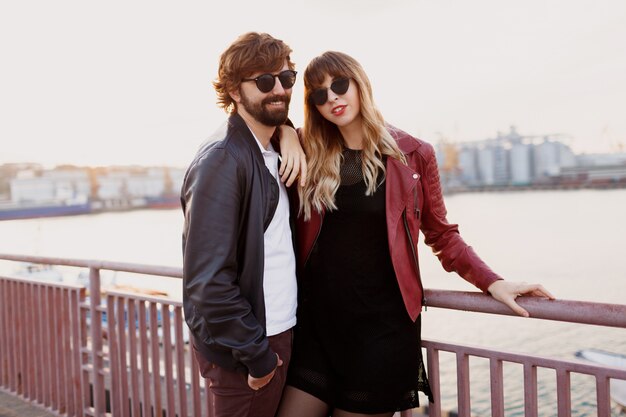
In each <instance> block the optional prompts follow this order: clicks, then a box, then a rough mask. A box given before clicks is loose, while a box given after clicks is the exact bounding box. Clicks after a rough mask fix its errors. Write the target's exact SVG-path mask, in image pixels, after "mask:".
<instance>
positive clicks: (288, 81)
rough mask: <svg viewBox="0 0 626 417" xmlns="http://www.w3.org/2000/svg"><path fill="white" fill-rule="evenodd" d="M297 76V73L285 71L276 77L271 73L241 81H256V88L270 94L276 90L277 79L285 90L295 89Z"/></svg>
mask: <svg viewBox="0 0 626 417" xmlns="http://www.w3.org/2000/svg"><path fill="white" fill-rule="evenodd" d="M296 74H297V72H296V71H293V70H285V71H281V72H279V73H278V74H276V75H274V74H269V73H268V74H261V75H259V76H258V77H256V78H244V79H242V80H241V81H242V82H243V81H254V82H255V83H256V88H258V89H259V91H260V92H262V93H269V92H270V91H272V90H273V89H274V85H276V80H275V79H276V78H278V81H280V85H282V86H283V88H284V89H285V90H287V89H289V88H291V87H293V85H294V84H295V83H296Z"/></svg>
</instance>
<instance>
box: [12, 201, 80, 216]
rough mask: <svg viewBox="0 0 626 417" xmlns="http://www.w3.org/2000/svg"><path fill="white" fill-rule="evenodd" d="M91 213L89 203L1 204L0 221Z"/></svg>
mask: <svg viewBox="0 0 626 417" xmlns="http://www.w3.org/2000/svg"><path fill="white" fill-rule="evenodd" d="M90 212H91V203H90V202H88V201H87V202H51V203H45V204H29V205H24V204H12V203H9V204H2V205H0V220H20V219H34V218H39V217H56V216H74V215H77V214H88V213H90Z"/></svg>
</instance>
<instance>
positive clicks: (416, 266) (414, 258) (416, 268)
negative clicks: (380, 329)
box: [402, 206, 428, 311]
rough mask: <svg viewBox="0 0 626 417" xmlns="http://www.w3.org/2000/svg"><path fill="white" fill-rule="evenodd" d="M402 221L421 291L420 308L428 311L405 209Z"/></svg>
mask: <svg viewBox="0 0 626 417" xmlns="http://www.w3.org/2000/svg"><path fill="white" fill-rule="evenodd" d="M416 207H417V206H416ZM415 215H416V216H418V217H419V210H418V209H417V208H415ZM402 219H403V220H404V230H405V231H406V235H407V237H408V238H409V243H410V244H411V253H412V254H413V262H414V264H415V271H416V272H417V282H418V284H419V286H420V290H422V306H424V311H428V307H427V305H426V294H425V293H424V286H423V285H422V274H421V273H420V265H419V262H418V261H417V249H416V248H415V245H414V244H413V237H412V236H411V230H409V221H408V220H407V218H406V209H404V211H403V212H402Z"/></svg>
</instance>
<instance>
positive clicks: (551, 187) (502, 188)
mask: <svg viewBox="0 0 626 417" xmlns="http://www.w3.org/2000/svg"><path fill="white" fill-rule="evenodd" d="M624 188H626V182H623V181H622V182H615V183H603V184H536V185H480V186H453V187H444V188H443V193H444V194H446V195H449V194H460V193H497V192H511V191H576V190H617V189H624Z"/></svg>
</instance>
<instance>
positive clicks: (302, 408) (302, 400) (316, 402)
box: [276, 385, 328, 417]
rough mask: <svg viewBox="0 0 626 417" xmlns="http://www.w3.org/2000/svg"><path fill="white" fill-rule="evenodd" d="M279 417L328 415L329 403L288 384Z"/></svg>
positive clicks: (325, 416) (323, 416)
mask: <svg viewBox="0 0 626 417" xmlns="http://www.w3.org/2000/svg"><path fill="white" fill-rule="evenodd" d="M276 416H277V417H328V404H326V403H325V402H324V401H322V400H320V399H319V398H317V397H314V396H313V395H311V394H309V393H307V392H304V391H302V390H299V389H298V388H294V387H292V386H289V385H287V386H286V387H285V391H283V398H282V399H281V400H280V406H279V407H278V413H277V414H276Z"/></svg>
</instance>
